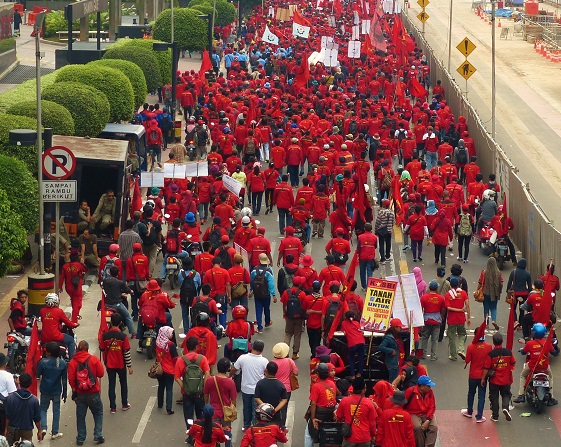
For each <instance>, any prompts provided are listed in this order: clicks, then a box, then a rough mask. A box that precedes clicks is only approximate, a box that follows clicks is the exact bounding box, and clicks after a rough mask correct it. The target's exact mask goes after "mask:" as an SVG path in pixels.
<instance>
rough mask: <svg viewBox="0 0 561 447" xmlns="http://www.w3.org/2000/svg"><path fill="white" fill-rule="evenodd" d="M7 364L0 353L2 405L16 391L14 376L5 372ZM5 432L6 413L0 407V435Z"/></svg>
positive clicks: (6, 360)
mask: <svg viewBox="0 0 561 447" xmlns="http://www.w3.org/2000/svg"><path fill="white" fill-rule="evenodd" d="M7 364H8V357H6V355H5V354H4V353H3V352H0V400H1V401H2V402H3V404H5V403H6V399H7V397H8V396H9V395H10V394H12V393H14V392H15V391H16V390H17V387H16V383H15V381H14V375H13V374H12V373H9V372H8V371H6V365H7ZM5 431H6V413H5V409H4V408H3V406H2V409H0V434H1V435H3V434H4V432H5Z"/></svg>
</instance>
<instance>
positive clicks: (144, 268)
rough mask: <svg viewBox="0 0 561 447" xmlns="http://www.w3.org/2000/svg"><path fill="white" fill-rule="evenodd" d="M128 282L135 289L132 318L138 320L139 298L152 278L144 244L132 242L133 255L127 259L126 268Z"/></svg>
mask: <svg viewBox="0 0 561 447" xmlns="http://www.w3.org/2000/svg"><path fill="white" fill-rule="evenodd" d="M126 272H127V274H126V280H127V284H128V285H129V286H130V288H131V289H132V291H133V294H132V295H131V308H132V315H131V317H132V319H133V321H138V300H139V299H140V297H141V296H142V294H143V293H144V291H145V290H146V288H145V287H144V286H143V282H144V284H147V282H148V280H149V279H150V261H149V260H148V257H147V256H146V255H144V254H143V253H142V244H140V243H139V242H135V243H134V244H132V256H131V257H130V258H128V259H127V268H126Z"/></svg>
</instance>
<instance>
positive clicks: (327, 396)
mask: <svg viewBox="0 0 561 447" xmlns="http://www.w3.org/2000/svg"><path fill="white" fill-rule="evenodd" d="M336 396H337V388H336V386H335V382H332V381H331V380H320V381H318V382H317V383H314V384H313V385H312V388H311V389H310V400H311V401H312V402H315V403H316V405H317V406H318V407H328V408H334V407H335V405H336V404H337V399H336Z"/></svg>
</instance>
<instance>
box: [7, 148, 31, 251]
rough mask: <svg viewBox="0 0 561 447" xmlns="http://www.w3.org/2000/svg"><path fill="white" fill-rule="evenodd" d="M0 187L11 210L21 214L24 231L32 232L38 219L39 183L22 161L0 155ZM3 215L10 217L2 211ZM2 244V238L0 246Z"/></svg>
mask: <svg viewBox="0 0 561 447" xmlns="http://www.w3.org/2000/svg"><path fill="white" fill-rule="evenodd" d="M0 189H1V190H4V191H5V192H6V194H7V196H8V199H7V202H8V203H9V204H10V209H11V211H12V212H13V213H15V214H17V215H18V216H21V218H22V221H21V226H22V227H23V229H24V230H25V233H26V234H31V233H33V232H34V231H35V228H37V222H38V220H39V202H38V200H37V196H38V194H39V185H38V183H37V179H36V178H35V177H33V175H32V174H31V172H29V170H28V169H27V167H26V166H25V164H24V163H23V161H21V160H18V159H17V158H14V157H8V156H6V155H0ZM3 216H5V217H10V214H9V213H8V214H5V213H3ZM3 244H4V241H3V240H2V243H1V244H0V246H1V245H3Z"/></svg>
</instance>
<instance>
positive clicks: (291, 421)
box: [284, 401, 296, 447]
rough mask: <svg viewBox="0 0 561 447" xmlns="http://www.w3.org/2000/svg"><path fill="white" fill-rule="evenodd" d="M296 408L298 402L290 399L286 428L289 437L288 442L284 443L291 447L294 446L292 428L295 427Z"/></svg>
mask: <svg viewBox="0 0 561 447" xmlns="http://www.w3.org/2000/svg"><path fill="white" fill-rule="evenodd" d="M295 410H296V402H294V401H290V402H288V407H287V409H286V428H288V434H287V435H286V437H287V438H288V442H287V443H286V444H284V445H285V446H288V447H291V446H292V430H293V427H294V413H295Z"/></svg>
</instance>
